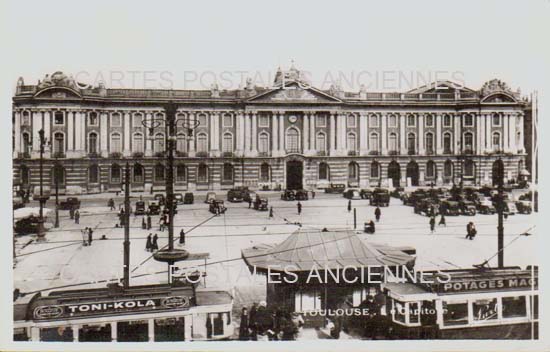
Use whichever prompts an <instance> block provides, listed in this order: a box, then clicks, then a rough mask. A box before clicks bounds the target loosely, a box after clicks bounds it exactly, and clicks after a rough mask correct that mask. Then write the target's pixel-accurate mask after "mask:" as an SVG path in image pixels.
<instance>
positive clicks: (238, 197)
mask: <svg viewBox="0 0 550 352" xmlns="http://www.w3.org/2000/svg"><path fill="white" fill-rule="evenodd" d="M227 200H228V201H230V202H232V203H238V202H242V201H243V191H242V190H240V189H235V188H233V189H230V190H229V191H227Z"/></svg>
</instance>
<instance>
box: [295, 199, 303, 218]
mask: <svg viewBox="0 0 550 352" xmlns="http://www.w3.org/2000/svg"><path fill="white" fill-rule="evenodd" d="M296 207H297V208H298V215H300V214H302V203H300V201H298V204H296Z"/></svg>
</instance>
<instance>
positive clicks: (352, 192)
mask: <svg viewBox="0 0 550 352" xmlns="http://www.w3.org/2000/svg"><path fill="white" fill-rule="evenodd" d="M343 195H344V198H347V199H363V197H361V192H360V191H359V190H358V189H355V188H351V189H347V190H346V191H345V192H344V194H343Z"/></svg>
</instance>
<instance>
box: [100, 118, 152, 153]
mask: <svg viewBox="0 0 550 352" xmlns="http://www.w3.org/2000/svg"><path fill="white" fill-rule="evenodd" d="M107 116H108V113H106V112H102V113H101V115H100V121H99V131H100V136H99V150H100V151H101V156H102V157H106V156H107V155H108V154H109V152H108V149H107V138H108V137H107ZM143 137H144V142H145V143H147V131H145V134H144V136H143Z"/></svg>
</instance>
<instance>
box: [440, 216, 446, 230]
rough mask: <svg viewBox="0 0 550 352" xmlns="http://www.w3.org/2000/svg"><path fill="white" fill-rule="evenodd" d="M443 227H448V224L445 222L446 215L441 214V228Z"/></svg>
mask: <svg viewBox="0 0 550 352" xmlns="http://www.w3.org/2000/svg"><path fill="white" fill-rule="evenodd" d="M441 225H443V226H445V227H447V223H446V221H445V215H444V214H441V219H439V226H441Z"/></svg>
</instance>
